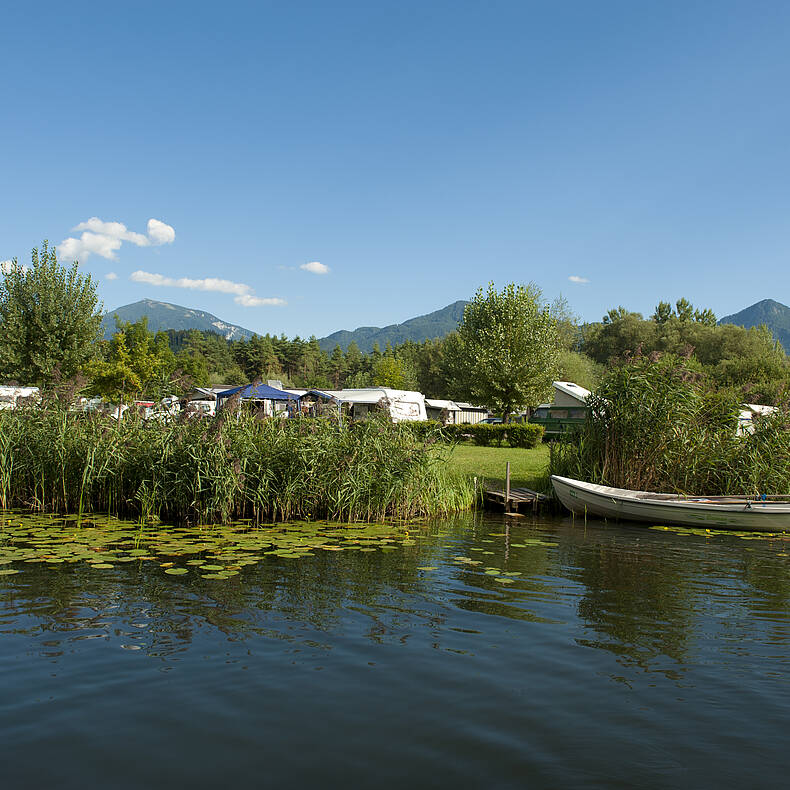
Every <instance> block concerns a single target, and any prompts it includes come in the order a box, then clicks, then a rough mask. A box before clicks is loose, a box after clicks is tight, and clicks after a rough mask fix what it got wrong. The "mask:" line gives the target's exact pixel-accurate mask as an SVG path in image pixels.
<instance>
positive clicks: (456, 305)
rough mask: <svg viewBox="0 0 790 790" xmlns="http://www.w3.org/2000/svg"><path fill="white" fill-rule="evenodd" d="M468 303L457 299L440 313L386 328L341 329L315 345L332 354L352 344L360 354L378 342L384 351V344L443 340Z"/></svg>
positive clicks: (452, 328) (368, 350) (437, 311)
mask: <svg viewBox="0 0 790 790" xmlns="http://www.w3.org/2000/svg"><path fill="white" fill-rule="evenodd" d="M467 304H468V302H465V301H463V300H459V301H457V302H453V303H452V304H448V305H447V307H443V308H442V309H441V310H435V311H434V312H432V313H428V314H427V315H419V316H417V317H416V318H410V319H409V320H408V321H404V322H403V323H402V324H390V325H389V326H385V327H378V326H360V327H357V328H356V329H355V330H353V331H350V330H348V329H341V330H340V331H339V332H333V333H332V334H331V335H327V336H326V337H322V338H321V339H320V340H319V341H318V343H319V345H320V346H321V348H322V349H324V351H326V352H331V351H332V349H333V348H334V347H335V346H340V348H342V349H343V351H346V350H347V349H348V346H349V345H350V344H351V343H352V342H354V343H356V344H357V346H359V350H360V351H362V353H368V352H370V351H372V350H373V346H374V344H375V343H378V345H379V348H380V349H382V350H383V349H384V347H385V346H386V345H387V343H390V344H391V345H393V346H394V345H396V344H398V343H405V342H406V341H407V340H412V341H414V342H415V343H421V342H422V341H423V340H431V339H433V338H435V337H444V336H445V335H449V334H450V332H454V331H455V330H456V328H457V327H458V324H459V322H460V321H461V319H462V318H463V315H464V307H466V305H467Z"/></svg>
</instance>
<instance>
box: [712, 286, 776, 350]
mask: <svg viewBox="0 0 790 790" xmlns="http://www.w3.org/2000/svg"><path fill="white" fill-rule="evenodd" d="M719 323H720V324H737V325H738V326H745V327H746V328H747V329H748V328H749V327H752V326H760V325H761V324H765V326H767V327H768V328H769V329H770V330H771V332H773V336H774V338H775V339H776V340H778V341H779V342H780V343H781V344H782V347H783V348H784V350H785V351H786V352H787V351H790V307H787V306H786V305H783V304H782V303H781V302H775V301H774V300H773V299H763V300H762V301H761V302H757V303H756V304H753V305H751V307H746V308H744V309H743V310H741V311H740V312H739V313H733V315H727V316H724V318H722V319H721V320H720V321H719Z"/></svg>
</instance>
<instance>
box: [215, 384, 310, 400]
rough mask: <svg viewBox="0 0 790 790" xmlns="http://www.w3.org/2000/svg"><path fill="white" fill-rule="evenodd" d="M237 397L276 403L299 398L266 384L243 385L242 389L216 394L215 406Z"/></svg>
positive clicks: (237, 388)
mask: <svg viewBox="0 0 790 790" xmlns="http://www.w3.org/2000/svg"><path fill="white" fill-rule="evenodd" d="M233 395H238V396H239V398H240V399H241V400H276V401H298V400H299V396H298V395H294V394H293V393H292V392H285V390H278V389H275V388H274V387H270V386H268V385H267V384H258V386H257V387H255V386H253V385H252V384H245V385H244V386H242V387H233V388H232V389H229V390H225V391H224V392H220V393H218V394H217V404H219V402H220V401H221V400H224V399H225V398H230V397H232V396H233Z"/></svg>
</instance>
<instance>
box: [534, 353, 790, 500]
mask: <svg viewBox="0 0 790 790" xmlns="http://www.w3.org/2000/svg"><path fill="white" fill-rule="evenodd" d="M589 405H590V406H591V407H592V408H591V416H590V419H589V420H588V422H587V424H586V425H585V427H584V428H583V430H582V431H581V432H580V433H578V434H577V435H575V436H573V437H571V438H569V439H567V440H566V441H563V442H558V443H555V444H554V445H553V446H552V451H551V457H550V461H549V469H550V472H551V474H558V475H563V476H566V477H573V478H576V479H581V480H587V481H590V482H595V483H603V484H605V485H612V486H616V487H619V488H629V489H635V490H646V491H666V492H677V493H687V494H692V493H696V494H736V493H740V494H750V495H756V494H761V493H768V494H790V431H788V415H787V412H786V411H784V410H780V411H779V412H778V413H777V414H776V415H774V416H772V417H768V418H763V419H760V420H759V421H758V422H757V423H756V425H755V430H754V433H753V434H747V435H745V436H738V435H737V431H736V428H737V425H738V412H739V410H740V408H741V407H740V404H739V403H738V399H737V396H736V395H735V394H733V393H731V392H730V391H728V390H719V389H716V388H715V387H714V386H712V385H711V384H710V382H709V381H708V380H707V379H706V378H705V377H704V375H703V374H702V373H701V372H700V369H699V367H698V366H696V365H695V363H694V362H693V360H685V359H679V358H677V357H670V356H666V357H663V358H661V359H658V360H655V359H645V358H639V359H636V360H632V361H631V362H629V363H628V364H623V365H620V366H618V367H616V368H613V369H610V370H609V371H608V372H607V374H606V376H605V377H604V380H603V381H602V383H601V386H600V388H599V389H598V390H597V391H596V393H595V394H594V395H593V396H592V397H591V398H590V400H589Z"/></svg>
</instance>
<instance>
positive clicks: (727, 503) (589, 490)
mask: <svg viewBox="0 0 790 790" xmlns="http://www.w3.org/2000/svg"><path fill="white" fill-rule="evenodd" d="M551 483H552V485H553V486H554V492H555V493H556V495H557V498H558V499H559V500H560V502H562V504H563V505H565V507H566V508H568V510H570V511H571V513H574V514H575V515H577V516H600V517H602V518H612V519H618V520H621V521H647V522H650V523H651V524H655V525H659V524H679V525H682V526H686V527H698V528H702V529H705V528H708V529H736V530H744V531H745V530H753V531H755V532H785V531H790V497H787V496H761V497H745V496H682V495H679V494H657V493H651V492H650V491H630V490H628V489H627V488H611V487H609V486H602V485H596V484H594V483H584V482H582V481H581V480H572V479H571V478H569V477H559V476H557V475H553V476H552V478H551Z"/></svg>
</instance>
